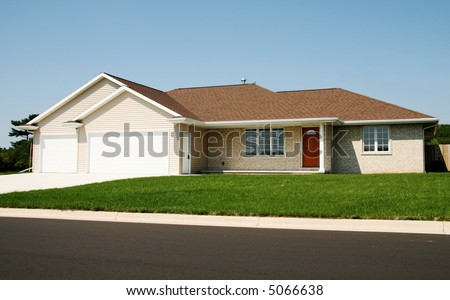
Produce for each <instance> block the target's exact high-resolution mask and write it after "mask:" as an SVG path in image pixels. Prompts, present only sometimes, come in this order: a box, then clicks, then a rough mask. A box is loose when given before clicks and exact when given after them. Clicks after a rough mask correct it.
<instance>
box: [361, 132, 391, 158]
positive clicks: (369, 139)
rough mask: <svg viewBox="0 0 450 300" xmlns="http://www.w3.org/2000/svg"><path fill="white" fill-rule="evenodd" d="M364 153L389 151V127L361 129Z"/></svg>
mask: <svg viewBox="0 0 450 300" xmlns="http://www.w3.org/2000/svg"><path fill="white" fill-rule="evenodd" d="M363 149H364V152H388V151H389V126H366V127H364V129H363Z"/></svg>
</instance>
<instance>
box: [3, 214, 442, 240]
mask: <svg viewBox="0 0 450 300" xmlns="http://www.w3.org/2000/svg"><path fill="white" fill-rule="evenodd" d="M0 217H14V218H40V219H60V220H80V221H102V222H128V223H147V224H170V225H195V226H222V227H246V228H266V229H269V228H272V229H300V230H329V231H360V232H387V233H417V234H441V235H450V222H442V221H394V220H346V219H307V218H275V217H233V216H204V215H177V214H152V213H125V212H94V211H71V210H64V211H62V210H51V209H20V208H0Z"/></svg>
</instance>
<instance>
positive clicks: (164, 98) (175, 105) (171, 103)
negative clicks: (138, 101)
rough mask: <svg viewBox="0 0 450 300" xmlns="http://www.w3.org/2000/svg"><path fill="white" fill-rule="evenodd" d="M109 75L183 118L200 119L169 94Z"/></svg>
mask: <svg viewBox="0 0 450 300" xmlns="http://www.w3.org/2000/svg"><path fill="white" fill-rule="evenodd" d="M108 75H109V76H111V77H113V78H114V79H117V80H118V81H120V82H122V83H123V84H125V85H127V86H128V87H129V88H131V89H133V90H135V91H136V92H138V93H139V94H141V95H143V96H145V97H148V98H150V99H152V100H154V101H156V102H158V103H159V104H161V105H163V106H165V107H167V108H169V109H171V110H173V111H174V112H177V113H179V114H180V115H182V116H183V117H186V118H192V119H198V117H197V116H196V115H195V114H193V113H192V112H190V111H189V110H187V109H186V108H185V107H184V106H183V105H181V104H180V103H179V102H177V101H175V100H174V99H173V98H172V97H170V96H169V95H168V94H167V93H164V92H163V91H160V90H157V89H154V88H151V87H149V86H145V85H142V84H139V83H136V82H133V81H130V80H127V79H123V78H120V77H117V76H114V75H111V74H108Z"/></svg>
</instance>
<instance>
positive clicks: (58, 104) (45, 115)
mask: <svg viewBox="0 0 450 300" xmlns="http://www.w3.org/2000/svg"><path fill="white" fill-rule="evenodd" d="M103 78H106V79H108V80H111V81H112V82H114V83H116V84H118V85H119V86H124V84H123V83H122V82H120V81H118V80H116V79H114V78H112V77H111V76H109V75H107V74H105V73H100V74H98V75H97V76H95V77H94V78H92V79H91V80H89V81H88V82H87V83H85V84H84V85H82V86H81V87H80V88H79V89H77V90H76V91H74V92H73V93H71V94H70V95H68V96H67V97H65V98H64V99H62V100H61V101H59V102H58V103H56V104H55V105H53V106H52V107H50V108H49V109H47V110H46V111H44V112H43V113H41V114H40V115H39V116H37V117H36V118H34V119H33V120H31V121H30V122H28V123H27V124H28V125H33V124H35V123H37V122H39V121H41V120H42V119H44V118H45V117H47V116H48V115H50V114H51V113H53V112H55V111H56V110H57V109H58V108H60V107H62V106H63V105H64V104H66V103H68V102H69V101H71V100H72V99H73V98H75V97H76V96H78V95H79V94H81V93H82V92H84V91H85V90H87V89H88V88H90V87H91V86H93V85H94V84H96V83H97V82H99V81H100V80H102V79H103Z"/></svg>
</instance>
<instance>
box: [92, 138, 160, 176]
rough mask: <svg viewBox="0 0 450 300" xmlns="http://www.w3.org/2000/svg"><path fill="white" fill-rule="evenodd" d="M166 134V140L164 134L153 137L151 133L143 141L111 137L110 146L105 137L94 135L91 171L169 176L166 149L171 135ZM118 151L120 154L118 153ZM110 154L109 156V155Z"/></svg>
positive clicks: (141, 139)
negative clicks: (164, 151)
mask: <svg viewBox="0 0 450 300" xmlns="http://www.w3.org/2000/svg"><path fill="white" fill-rule="evenodd" d="M164 134H165V135H166V136H165V137H163V133H162V132H154V133H153V135H151V136H150V137H149V136H148V134H142V135H141V137H139V138H138V137H136V136H132V137H129V138H127V139H125V138H124V136H123V134H121V135H120V136H114V137H111V136H110V137H108V140H107V141H108V142H107V143H105V141H104V140H103V134H100V135H99V134H97V135H90V136H89V147H88V148H89V150H88V151H89V153H88V155H89V172H90V173H136V174H152V175H167V174H169V158H168V151H166V153H163V150H164V149H167V144H168V140H167V136H168V135H167V133H164ZM149 140H150V141H151V142H150V143H149ZM165 144H166V145H165ZM127 145H128V146H127ZM149 147H150V150H149ZM118 149H120V151H117V150H118ZM107 153H109V155H105V154H107ZM111 153H114V154H115V155H111ZM161 153H163V154H164V155H163V154H161Z"/></svg>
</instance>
